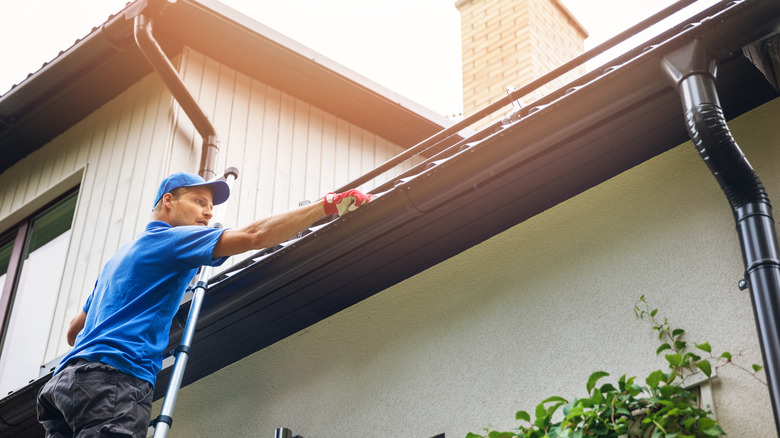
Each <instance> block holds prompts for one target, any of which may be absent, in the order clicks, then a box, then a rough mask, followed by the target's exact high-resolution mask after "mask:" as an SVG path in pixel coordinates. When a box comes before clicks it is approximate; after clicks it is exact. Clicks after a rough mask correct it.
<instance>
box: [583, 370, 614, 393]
mask: <svg viewBox="0 0 780 438" xmlns="http://www.w3.org/2000/svg"><path fill="white" fill-rule="evenodd" d="M608 375H609V373H607V372H604V371H596V372H595V373H593V374H591V375H590V377H588V384H587V388H588V394H590V393H592V391H593V388H595V387H596V382H598V380H599V379H600V378H602V377H606V376H608Z"/></svg>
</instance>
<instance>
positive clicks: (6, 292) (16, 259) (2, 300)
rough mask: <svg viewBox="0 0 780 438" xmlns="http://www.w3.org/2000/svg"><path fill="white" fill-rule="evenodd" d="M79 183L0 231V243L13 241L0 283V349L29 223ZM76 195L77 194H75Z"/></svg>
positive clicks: (72, 192) (70, 193)
mask: <svg viewBox="0 0 780 438" xmlns="http://www.w3.org/2000/svg"><path fill="white" fill-rule="evenodd" d="M80 188H81V185H80V184H79V185H77V186H75V187H73V188H71V189H69V190H66V191H65V192H64V193H62V194H61V195H59V196H57V197H56V198H54V199H53V200H52V201H50V202H48V203H46V205H44V206H43V207H41V208H39V209H37V210H35V211H34V212H33V213H31V214H29V215H27V216H26V217H25V218H24V219H22V220H21V221H19V222H17V223H16V224H15V225H13V226H11V227H9V228H8V229H7V230H5V231H3V232H2V233H0V245H3V244H7V243H9V242H12V241H13V242H14V243H13V249H12V250H11V259H10V260H9V262H8V269H7V270H6V278H5V282H4V283H3V284H2V285H0V287H2V288H1V289H0V351H2V350H3V347H4V345H5V335H6V332H7V329H8V322H9V320H10V317H11V311H12V310H13V302H14V299H15V298H16V287H17V283H18V282H19V276H20V275H21V273H22V265H23V261H24V260H23V259H24V250H25V248H26V247H27V245H28V243H29V237H30V231H31V226H30V225H31V224H32V222H33V221H34V220H35V219H37V218H38V217H40V216H41V215H42V214H43V213H45V212H46V211H48V210H49V209H51V208H52V207H54V206H56V205H57V204H58V203H60V202H62V201H63V200H65V199H66V198H68V197H69V196H71V195H73V194H74V193H78V192H79V190H80ZM76 196H78V195H76ZM75 218H76V211H74V212H73V220H74V221H75ZM70 229H71V230H72V229H73V222H71V225H70Z"/></svg>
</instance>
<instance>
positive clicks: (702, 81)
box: [663, 40, 769, 215]
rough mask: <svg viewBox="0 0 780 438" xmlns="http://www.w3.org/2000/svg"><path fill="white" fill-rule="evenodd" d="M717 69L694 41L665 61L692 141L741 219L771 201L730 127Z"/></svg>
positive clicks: (710, 58)
mask: <svg viewBox="0 0 780 438" xmlns="http://www.w3.org/2000/svg"><path fill="white" fill-rule="evenodd" d="M716 65H717V64H716V60H715V57H714V56H713V55H712V54H711V53H710V52H709V50H708V49H707V48H706V47H705V45H704V44H702V43H701V42H699V41H698V40H694V41H693V42H691V43H690V45H689V46H688V47H685V48H683V49H681V50H679V51H677V52H675V53H673V54H671V55H669V56H667V57H666V58H664V60H663V71H664V73H665V74H666V77H667V79H669V81H670V82H671V84H672V85H673V86H674V88H675V89H676V90H677V91H678V93H679V94H680V97H681V99H682V102H683V109H684V111H685V126H686V129H687V130H688V135H689V136H690V138H691V141H692V142H693V144H694V146H695V147H696V150H697V152H698V153H699V156H701V158H702V160H704V162H705V163H706V164H707V167H708V168H709V169H710V171H711V172H712V174H713V176H714V177H715V179H716V180H717V181H718V184H719V185H720V187H721V189H722V190H723V192H724V194H725V195H726V198H727V199H728V201H729V204H730V205H731V208H732V211H733V212H734V214H735V215H739V211H740V210H741V209H742V208H743V207H744V206H745V205H747V204H750V203H753V202H760V203H766V204H769V199H768V197H767V195H766V190H765V189H764V187H763V185H762V184H761V181H760V179H759V177H758V175H757V174H756V172H755V170H754V169H753V167H752V166H751V165H750V162H749V161H748V160H747V158H746V157H745V155H744V153H743V152H742V150H740V148H739V146H738V145H737V142H736V141H735V140H734V137H733V136H732V135H731V132H730V131H729V128H728V125H727V124H726V117H725V116H724V114H723V109H722V108H721V105H720V101H719V99H718V94H717V87H716V84H715V73H716Z"/></svg>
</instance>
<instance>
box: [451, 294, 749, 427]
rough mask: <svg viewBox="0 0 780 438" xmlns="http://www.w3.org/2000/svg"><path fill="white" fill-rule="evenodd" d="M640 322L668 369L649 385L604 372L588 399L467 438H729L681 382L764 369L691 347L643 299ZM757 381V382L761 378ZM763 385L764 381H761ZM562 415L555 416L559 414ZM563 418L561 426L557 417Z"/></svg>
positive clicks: (637, 308) (556, 404) (548, 407)
mask: <svg viewBox="0 0 780 438" xmlns="http://www.w3.org/2000/svg"><path fill="white" fill-rule="evenodd" d="M634 314H635V315H636V316H637V318H640V319H643V320H645V319H646V320H648V321H649V322H650V323H651V324H652V328H653V330H655V331H656V332H657V333H658V339H659V340H660V342H661V345H660V346H659V347H658V349H657V350H656V354H657V355H661V354H663V355H664V357H665V358H666V361H667V362H668V364H669V370H668V371H666V372H665V371H663V370H656V371H653V372H652V373H650V374H649V375H648V376H647V377H646V378H645V381H644V383H645V384H644V385H640V384H639V383H637V378H636V377H626V375H623V376H621V377H620V378H619V379H618V381H617V382H616V385H617V386H615V384H611V383H603V384H602V383H600V382H601V380H602V379H603V378H605V377H608V376H609V373H606V372H604V371H596V372H595V373H593V374H591V375H590V377H589V378H588V381H587V383H586V385H585V387H586V389H587V392H588V396H587V397H585V398H578V399H574V400H573V401H571V402H570V401H568V400H567V399H565V398H563V397H559V396H552V397H548V398H546V399H545V400H543V401H542V402H541V403H539V405H537V406H536V409H535V410H534V415H533V418H532V416H531V414H530V413H528V412H526V411H518V412H517V413H516V414H515V419H517V420H519V421H521V425H520V426H519V427H518V428H517V429H514V430H512V431H507V432H502V431H496V430H490V429H486V430H485V433H486V435H478V434H474V433H469V434H468V435H466V438H564V437H566V438H585V437H604V438H621V437H642V438H659V437H666V438H694V437H695V438H700V437H713V436H721V435H725V432H724V431H723V429H722V428H721V427H720V425H719V424H718V422H717V421H716V420H715V419H713V418H711V414H712V412H711V411H710V410H705V408H706V407H700V406H699V405H698V404H697V402H696V394H694V393H693V392H691V391H690V390H688V389H685V388H684V387H683V386H682V385H681V383H682V381H683V380H684V379H685V377H686V376H689V375H691V374H693V373H696V372H702V373H704V374H705V375H706V376H707V377H708V378H709V377H711V376H712V371H713V368H718V367H721V366H724V365H734V366H737V367H739V368H741V369H743V370H745V371H746V372H748V373H750V374H752V375H753V376H754V377H756V374H757V373H758V372H759V371H761V369H762V367H761V366H759V365H753V366H752V370H749V369H746V368H743V367H741V366H739V365H737V364H735V363H734V362H732V355H731V353H729V352H723V353H721V354H720V355H715V354H713V353H712V347H711V346H710V344H709V343H708V342H703V343H701V344H696V343H693V348H692V349H691V348H689V344H688V342H687V341H685V340H684V339H683V336H684V334H685V330H683V329H681V328H672V327H671V325H670V324H669V321H668V320H667V319H666V318H664V319H663V321H660V320H659V319H657V316H658V309H652V310H650V307H649V305H648V304H647V301H645V297H644V295H643V296H642V297H640V299H639V300H638V301H637V302H636V303H635V304H634ZM756 378H757V377H756ZM759 380H760V379H759ZM559 410H560V411H561V412H560V414H558V415H556V413H558V411H559ZM561 415H562V419H561V420H559V421H556V420H554V419H553V417H554V416H556V417H558V418H560V416H561Z"/></svg>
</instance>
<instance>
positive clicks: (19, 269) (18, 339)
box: [0, 191, 78, 397]
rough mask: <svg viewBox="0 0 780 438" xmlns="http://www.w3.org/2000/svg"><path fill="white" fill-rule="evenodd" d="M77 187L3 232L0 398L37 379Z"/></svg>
mask: <svg viewBox="0 0 780 438" xmlns="http://www.w3.org/2000/svg"><path fill="white" fill-rule="evenodd" d="M77 195H78V191H72V192H71V193H68V194H66V195H65V196H63V197H62V198H60V199H59V200H58V201H55V202H54V203H53V204H52V205H50V206H48V207H47V208H45V209H43V210H42V211H40V212H38V213H37V214H35V215H33V216H31V217H29V218H27V219H25V220H24V221H22V222H21V223H20V224H18V225H17V226H16V227H15V228H13V229H12V230H10V231H9V232H8V233H6V234H4V235H2V236H0V289H1V290H0V328H2V331H0V397H3V396H5V394H7V393H8V392H9V391H12V390H15V389H18V388H20V387H22V386H25V385H26V384H27V383H28V382H29V381H30V380H32V379H35V378H37V377H38V372H39V369H40V366H41V364H42V363H43V359H44V354H45V350H46V343H47V341H48V338H49V331H50V329H51V323H52V317H53V314H54V306H55V304H56V300H57V296H58V292H59V287H60V281H61V279H62V272H63V268H64V267H65V256H66V252H67V249H68V241H69V240H70V228H71V223H72V221H73V214H74V212H75V209H76V199H77Z"/></svg>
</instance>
